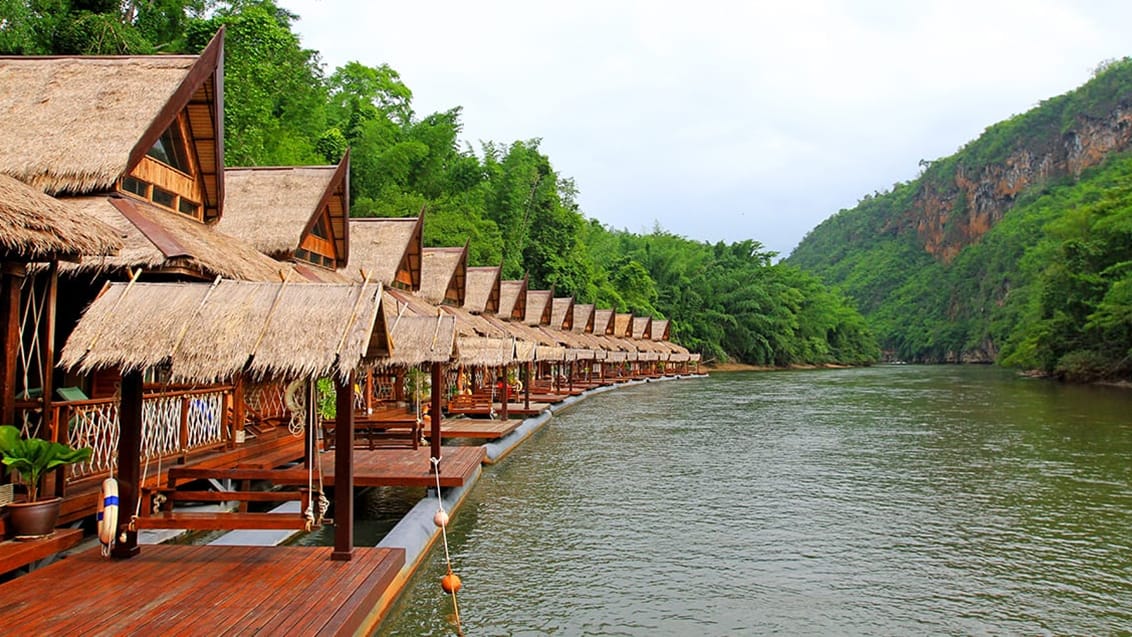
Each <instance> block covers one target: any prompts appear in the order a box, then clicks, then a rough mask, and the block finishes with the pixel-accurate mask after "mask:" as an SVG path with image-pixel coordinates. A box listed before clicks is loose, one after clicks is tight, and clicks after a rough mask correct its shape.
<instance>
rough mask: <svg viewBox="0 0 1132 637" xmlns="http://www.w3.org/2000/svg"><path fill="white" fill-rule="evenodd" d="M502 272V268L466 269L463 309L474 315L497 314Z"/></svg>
mask: <svg viewBox="0 0 1132 637" xmlns="http://www.w3.org/2000/svg"><path fill="white" fill-rule="evenodd" d="M502 271H503V268H501V267H499V266H488V267H474V268H468V269H467V276H468V281H467V285H466V290H465V292H464V309H466V310H468V311H469V312H473V313H476V314H495V313H496V312H498V311H499V283H500V281H499V279H500V275H501V273H502Z"/></svg>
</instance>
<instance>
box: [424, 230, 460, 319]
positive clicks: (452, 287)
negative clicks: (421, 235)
mask: <svg viewBox="0 0 1132 637" xmlns="http://www.w3.org/2000/svg"><path fill="white" fill-rule="evenodd" d="M467 270H468V246H467V244H465V245H464V247H462V248H424V249H423V250H422V251H421V291H420V294H421V298H423V299H424V300H426V301H428V302H429V303H434V304H436V305H440V304H444V305H452V306H454V307H463V306H464V297H465V289H466V284H467Z"/></svg>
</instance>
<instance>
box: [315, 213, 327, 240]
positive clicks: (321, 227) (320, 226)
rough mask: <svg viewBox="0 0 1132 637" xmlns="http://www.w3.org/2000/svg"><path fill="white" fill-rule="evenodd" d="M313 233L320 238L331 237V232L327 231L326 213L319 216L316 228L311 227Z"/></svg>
mask: <svg viewBox="0 0 1132 637" xmlns="http://www.w3.org/2000/svg"><path fill="white" fill-rule="evenodd" d="M311 234H313V235H314V236H316V237H318V238H319V239H329V238H330V233H328V232H327V231H326V215H325V214H324V215H322V216H320V217H319V218H318V221H317V222H315V224H314V228H311Z"/></svg>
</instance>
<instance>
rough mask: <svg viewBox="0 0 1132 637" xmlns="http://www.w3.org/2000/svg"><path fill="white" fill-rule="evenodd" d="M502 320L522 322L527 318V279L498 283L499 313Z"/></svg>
mask: <svg viewBox="0 0 1132 637" xmlns="http://www.w3.org/2000/svg"><path fill="white" fill-rule="evenodd" d="M497 314H498V315H499V316H500V317H501V318H504V319H510V320H512V321H524V320H526V317H527V277H523V278H522V279H520V280H518V281H500V282H499V311H498V312H497Z"/></svg>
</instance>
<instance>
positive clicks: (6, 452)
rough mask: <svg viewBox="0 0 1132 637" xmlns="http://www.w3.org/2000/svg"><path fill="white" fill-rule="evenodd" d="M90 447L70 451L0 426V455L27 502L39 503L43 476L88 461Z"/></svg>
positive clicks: (58, 444)
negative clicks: (15, 476) (16, 474)
mask: <svg viewBox="0 0 1132 637" xmlns="http://www.w3.org/2000/svg"><path fill="white" fill-rule="evenodd" d="M91 453H93V450H92V449H91V448H90V447H82V448H81V449H74V448H72V447H70V446H69V445H65V444H63V443H60V442H53V441H50V440H43V439H42V438H24V437H23V435H22V433H21V432H20V430H19V429H17V428H16V427H13V426H11V425H3V426H0V455H2V456H3V461H4V464H5V465H7V466H8V468H9V469H13V470H15V471H16V472H17V473H18V475H19V481H20V483H21V484H23V485H24V487H25V488H26V489H27V494H28V502H36V501H37V500H38V499H39V485H40V481H41V480H42V479H43V475H44V474H45V473H47V472H48V471H50V470H52V469H54V468H55V467H59V466H62V465H67V464H72V463H75V462H83V461H84V460H87V459H89V458H90V456H91Z"/></svg>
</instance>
